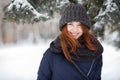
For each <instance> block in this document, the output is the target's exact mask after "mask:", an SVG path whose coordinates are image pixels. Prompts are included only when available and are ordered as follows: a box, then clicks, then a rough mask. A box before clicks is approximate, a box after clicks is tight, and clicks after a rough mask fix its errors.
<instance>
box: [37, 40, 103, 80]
mask: <svg viewBox="0 0 120 80" xmlns="http://www.w3.org/2000/svg"><path fill="white" fill-rule="evenodd" d="M79 41H80V43H81V48H80V49H79V50H78V56H80V57H81V58H80V60H76V61H75V63H76V64H77V65H78V66H79V67H80V68H81V69H82V71H83V72H84V73H85V74H86V75H87V76H88V77H89V80H101V69H102V52H103V47H102V46H101V44H100V43H99V46H98V48H97V50H96V51H90V50H88V49H87V47H86V46H85V44H84V42H83V40H81V39H80V40H79ZM93 42H94V40H93ZM73 57H75V56H74V55H73ZM37 80H84V79H83V76H81V75H80V74H79V72H78V71H77V70H76V68H75V67H74V65H73V64H72V63H70V62H68V61H67V60H66V58H65V57H64V54H63V52H62V49H61V45H60V41H59V39H58V38H57V39H56V40H55V41H53V42H52V43H51V45H50V48H48V49H47V50H46V52H45V53H44V55H43V58H42V60H41V63H40V67H39V70H38V77H37Z"/></svg>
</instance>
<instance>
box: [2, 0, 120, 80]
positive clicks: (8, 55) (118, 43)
mask: <svg viewBox="0 0 120 80" xmlns="http://www.w3.org/2000/svg"><path fill="white" fill-rule="evenodd" d="M44 1H45V2H44ZM71 1H77V2H76V3H81V4H86V5H85V6H86V7H87V6H89V7H87V8H88V12H87V13H88V14H89V15H90V18H91V22H93V23H92V26H93V27H92V29H93V31H95V32H93V33H94V34H95V36H97V37H98V39H99V40H100V41H102V42H101V43H102V45H103V47H104V52H103V67H102V75H101V77H102V80H120V0H56V1H54V0H52V1H49V0H0V15H1V16H0V80H36V78H37V71H38V68H39V65H40V61H41V59H42V56H43V54H44V52H45V51H46V49H47V48H48V47H49V43H50V42H51V41H52V39H54V38H55V37H56V35H58V34H59V30H58V22H59V18H60V16H61V15H60V13H61V12H62V10H63V8H64V7H65V6H66V5H67V4H69V3H71ZM3 9H4V11H3ZM18 23H19V24H18ZM113 45H114V46H113Z"/></svg>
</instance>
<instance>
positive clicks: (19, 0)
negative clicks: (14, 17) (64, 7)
mask: <svg viewBox="0 0 120 80" xmlns="http://www.w3.org/2000/svg"><path fill="white" fill-rule="evenodd" d="M14 6H16V9H17V11H19V9H20V8H25V9H26V10H30V11H31V12H32V13H33V14H34V15H35V18H38V19H39V18H40V17H44V18H49V17H48V16H47V14H45V13H44V14H43V13H42V14H41V13H39V12H38V11H36V9H35V8H34V7H33V6H32V5H31V4H30V3H29V2H28V1H27V0H14V1H13V2H12V3H11V4H10V5H9V6H8V8H7V10H8V11H11V10H12V8H13V7H14Z"/></svg>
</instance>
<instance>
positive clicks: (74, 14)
mask: <svg viewBox="0 0 120 80" xmlns="http://www.w3.org/2000/svg"><path fill="white" fill-rule="evenodd" d="M72 21H77V22H80V23H82V24H84V25H85V26H86V27H87V28H88V29H90V21H89V18H88V16H87V12H86V10H85V9H84V7H83V6H82V5H80V4H69V5H68V6H67V7H66V8H65V10H64V12H63V14H62V16H61V19H60V21H59V29H60V30H62V28H63V26H64V25H65V24H67V23H68V22H72Z"/></svg>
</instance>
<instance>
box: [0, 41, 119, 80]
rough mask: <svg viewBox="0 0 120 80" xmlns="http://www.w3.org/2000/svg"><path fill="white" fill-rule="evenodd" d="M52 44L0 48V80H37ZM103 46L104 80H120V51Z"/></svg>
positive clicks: (106, 45) (104, 44)
mask: <svg viewBox="0 0 120 80" xmlns="http://www.w3.org/2000/svg"><path fill="white" fill-rule="evenodd" d="M50 42H51V41H49V42H44V43H43V42H41V43H39V44H19V45H14V46H12V45H10V46H5V47H0V80H36V78H37V71H38V68H39V64H40V61H41V58H42V56H43V53H44V52H45V50H46V49H47V48H48V47H49V43H50ZM102 44H103V46H104V53H103V69H102V80H120V76H119V74H120V72H119V71H120V68H119V67H120V64H119V63H120V59H119V58H120V50H117V49H115V47H113V46H111V45H108V44H106V43H104V42H103V43H102Z"/></svg>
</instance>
